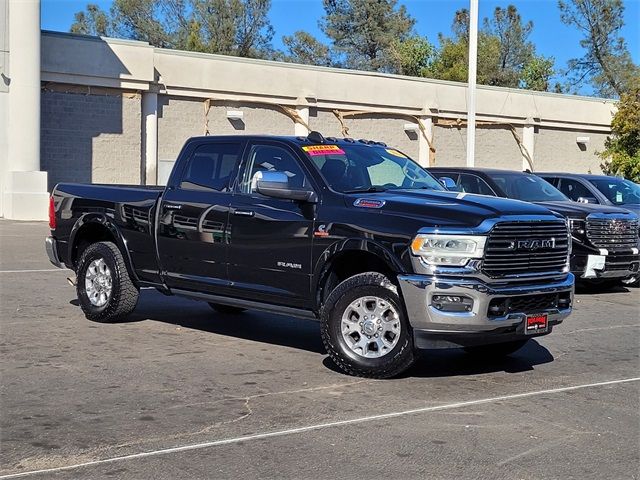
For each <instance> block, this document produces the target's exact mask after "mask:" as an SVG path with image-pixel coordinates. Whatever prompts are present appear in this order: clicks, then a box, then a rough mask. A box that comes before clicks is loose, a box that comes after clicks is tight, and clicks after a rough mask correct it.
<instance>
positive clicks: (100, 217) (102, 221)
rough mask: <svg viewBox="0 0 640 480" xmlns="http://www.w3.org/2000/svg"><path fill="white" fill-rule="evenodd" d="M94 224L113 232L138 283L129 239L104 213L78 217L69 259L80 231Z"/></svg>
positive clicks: (69, 249) (71, 235)
mask: <svg viewBox="0 0 640 480" xmlns="http://www.w3.org/2000/svg"><path fill="white" fill-rule="evenodd" d="M93 224H95V225H100V226H101V227H103V228H105V229H106V230H107V231H108V232H109V233H111V235H112V236H113V238H114V239H115V242H116V246H117V247H118V250H120V253H122V256H123V258H124V263H125V265H126V267H127V272H128V273H129V276H130V277H131V279H132V280H133V281H134V282H136V283H138V281H139V279H138V276H137V275H136V274H135V271H134V269H133V261H132V260H131V255H130V254H129V249H128V247H127V240H126V239H125V238H124V236H123V235H122V232H120V229H119V228H118V226H117V225H116V224H115V223H114V222H113V221H112V220H111V219H110V218H109V217H108V216H107V215H106V214H104V213H94V212H92V213H85V214H83V215H82V216H81V217H80V218H78V220H77V221H76V223H75V224H74V225H73V228H72V229H71V233H70V235H69V245H68V247H67V248H68V251H67V258H69V261H71V259H72V258H73V250H74V249H75V247H76V242H77V241H76V237H77V236H78V233H80V232H81V231H82V229H83V228H84V227H86V226H87V225H93Z"/></svg>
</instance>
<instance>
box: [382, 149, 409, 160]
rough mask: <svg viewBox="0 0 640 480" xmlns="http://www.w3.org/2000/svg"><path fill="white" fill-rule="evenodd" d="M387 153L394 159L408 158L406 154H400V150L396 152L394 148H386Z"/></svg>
mask: <svg viewBox="0 0 640 480" xmlns="http://www.w3.org/2000/svg"><path fill="white" fill-rule="evenodd" d="M385 151H386V152H387V153H390V154H391V155H393V156H394V157H401V158H407V156H406V155H405V154H404V153H402V152H399V151H398V150H394V149H393V148H385Z"/></svg>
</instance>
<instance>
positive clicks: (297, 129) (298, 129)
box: [293, 105, 309, 137]
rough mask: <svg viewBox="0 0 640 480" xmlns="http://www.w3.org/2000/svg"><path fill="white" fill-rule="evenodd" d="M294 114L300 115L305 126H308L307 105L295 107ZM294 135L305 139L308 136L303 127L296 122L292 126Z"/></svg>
mask: <svg viewBox="0 0 640 480" xmlns="http://www.w3.org/2000/svg"><path fill="white" fill-rule="evenodd" d="M296 112H298V115H300V118H301V119H302V120H304V121H305V123H306V124H307V125H309V105H298V106H296ZM293 131H294V135H296V136H300V137H306V136H307V135H309V130H308V129H307V127H305V126H304V125H302V124H300V123H298V122H296V123H295V126H294V130H293Z"/></svg>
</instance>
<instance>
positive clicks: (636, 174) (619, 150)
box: [600, 78, 640, 183]
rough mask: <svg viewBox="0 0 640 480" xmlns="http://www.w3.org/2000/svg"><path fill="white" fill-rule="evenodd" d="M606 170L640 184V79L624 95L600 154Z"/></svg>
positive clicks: (603, 167) (602, 166)
mask: <svg viewBox="0 0 640 480" xmlns="http://www.w3.org/2000/svg"><path fill="white" fill-rule="evenodd" d="M600 157H601V158H602V159H603V160H604V163H603V164H602V165H601V168H602V170H603V171H604V172H605V173H606V174H607V175H621V176H623V177H625V178H628V179H629V180H631V181H634V182H636V183H640V79H639V78H636V79H634V81H633V83H632V84H631V85H630V87H629V90H628V92H626V93H623V94H622V95H620V101H619V102H618V110H617V112H616V113H615V115H614V116H613V120H612V121H611V136H610V137H609V138H607V141H606V142H605V150H604V152H601V153H600Z"/></svg>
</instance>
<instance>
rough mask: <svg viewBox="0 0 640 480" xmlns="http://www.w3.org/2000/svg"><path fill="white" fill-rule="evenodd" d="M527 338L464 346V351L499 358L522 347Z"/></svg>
mask: <svg viewBox="0 0 640 480" xmlns="http://www.w3.org/2000/svg"><path fill="white" fill-rule="evenodd" d="M528 341H529V339H526V340H515V341H513V342H505V343H493V344H490V345H477V346H473V347H465V348H464V351H465V352H467V353H470V354H472V355H477V356H479V357H486V358H500V357H506V356H507V355H511V354H512V353H514V352H516V351H518V350H520V349H521V348H522V347H524V346H525V345H526V344H527V342H528Z"/></svg>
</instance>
